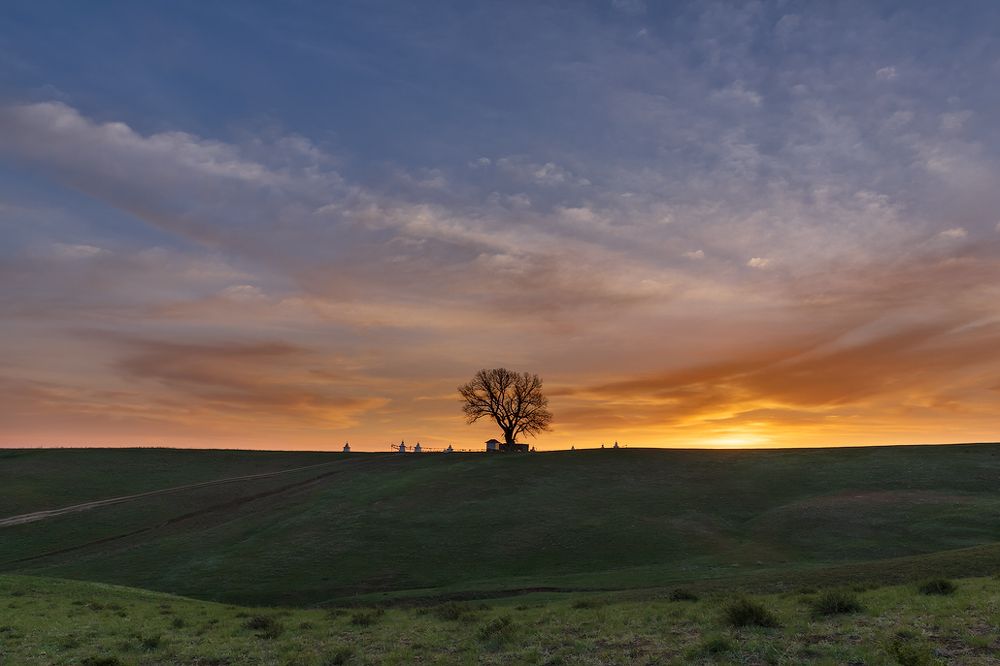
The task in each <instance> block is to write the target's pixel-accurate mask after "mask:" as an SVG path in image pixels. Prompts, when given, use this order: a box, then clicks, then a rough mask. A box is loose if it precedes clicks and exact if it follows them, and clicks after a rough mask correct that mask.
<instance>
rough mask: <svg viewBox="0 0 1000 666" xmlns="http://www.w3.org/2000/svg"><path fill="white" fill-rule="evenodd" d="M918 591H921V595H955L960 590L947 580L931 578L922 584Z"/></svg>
mask: <svg viewBox="0 0 1000 666" xmlns="http://www.w3.org/2000/svg"><path fill="white" fill-rule="evenodd" d="M917 589H918V590H919V591H920V594H941V595H948V594H954V592H955V590H957V589H958V588H957V587H956V586H955V584H954V583H953V582H951V581H950V580H948V579H947V578H931V579H930V580H925V581H924V582H923V583H921V584H920V586H919V587H918V588H917Z"/></svg>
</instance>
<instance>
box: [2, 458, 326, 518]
mask: <svg viewBox="0 0 1000 666" xmlns="http://www.w3.org/2000/svg"><path fill="white" fill-rule="evenodd" d="M339 462H342V461H340V460H331V461H330V462H325V463H317V464H315V465H306V466H305V467H293V468H291V469H282V470H278V471H276V472H264V473H262V474H248V475H245V476H232V477H228V478H225V479H214V480H212V481H201V482H199V483H189V484H187V485H183V486H174V487H173V488H162V489H160V490H150V491H147V492H144V493H136V494H134V495H122V496H121V497H109V498H107V499H102V500H95V501H93V502H83V503H81V504H72V505H70V506H64V507H61V508H58V509H47V510H44V511H33V512H31V513H23V514H21V515H18V516H10V517H7V518H0V528H4V527H12V526H14V525H25V524H27V523H35V522H38V521H40V520H47V519H49V518H56V517H58V516H65V515H66V514H70V513H79V512H81V511H90V510H91V509H97V508H100V507H104V506H113V505H115V504H122V503H124V502H131V501H134V500H137V499H143V498H146V497H156V496H158V495H168V494H170V493H178V492H183V491H185V490H195V489H197V488H207V487H210V486H219V485H223V484H226V483H239V482H242V481H256V480H258V479H269V478H272V477H275V476H281V475H282V474H291V473H293V472H302V471H305V470H309V469H315V468H317V467H326V466H329V465H335V464H337V463H339Z"/></svg>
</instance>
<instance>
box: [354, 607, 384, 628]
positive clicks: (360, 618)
mask: <svg viewBox="0 0 1000 666" xmlns="http://www.w3.org/2000/svg"><path fill="white" fill-rule="evenodd" d="M383 615H385V609H384V608H376V609H374V610H370V611H358V612H357V613H354V614H353V615H351V624H353V625H354V626H356V627H370V626H371V625H373V624H375V623H376V622H378V621H379V620H380V619H382V616H383Z"/></svg>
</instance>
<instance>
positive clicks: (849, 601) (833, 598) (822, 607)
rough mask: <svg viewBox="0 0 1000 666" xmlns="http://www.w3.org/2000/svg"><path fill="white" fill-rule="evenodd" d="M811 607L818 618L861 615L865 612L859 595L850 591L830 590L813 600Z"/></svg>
mask: <svg viewBox="0 0 1000 666" xmlns="http://www.w3.org/2000/svg"><path fill="white" fill-rule="evenodd" d="M809 605H810V607H811V608H812V612H813V615H815V616H816V617H823V616H829V615H844V614H847V613H860V612H861V611H862V610H864V608H863V607H862V605H861V601H860V600H859V599H858V597H857V595H855V594H854V593H853V592H849V591H848V590H828V591H827V592H824V593H823V594H821V595H819V596H818V597H817V598H816V599H813V600H812V602H811V603H810V604H809Z"/></svg>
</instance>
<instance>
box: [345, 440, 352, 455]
mask: <svg viewBox="0 0 1000 666" xmlns="http://www.w3.org/2000/svg"><path fill="white" fill-rule="evenodd" d="M350 452H351V443H350V442H344V453H350Z"/></svg>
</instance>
